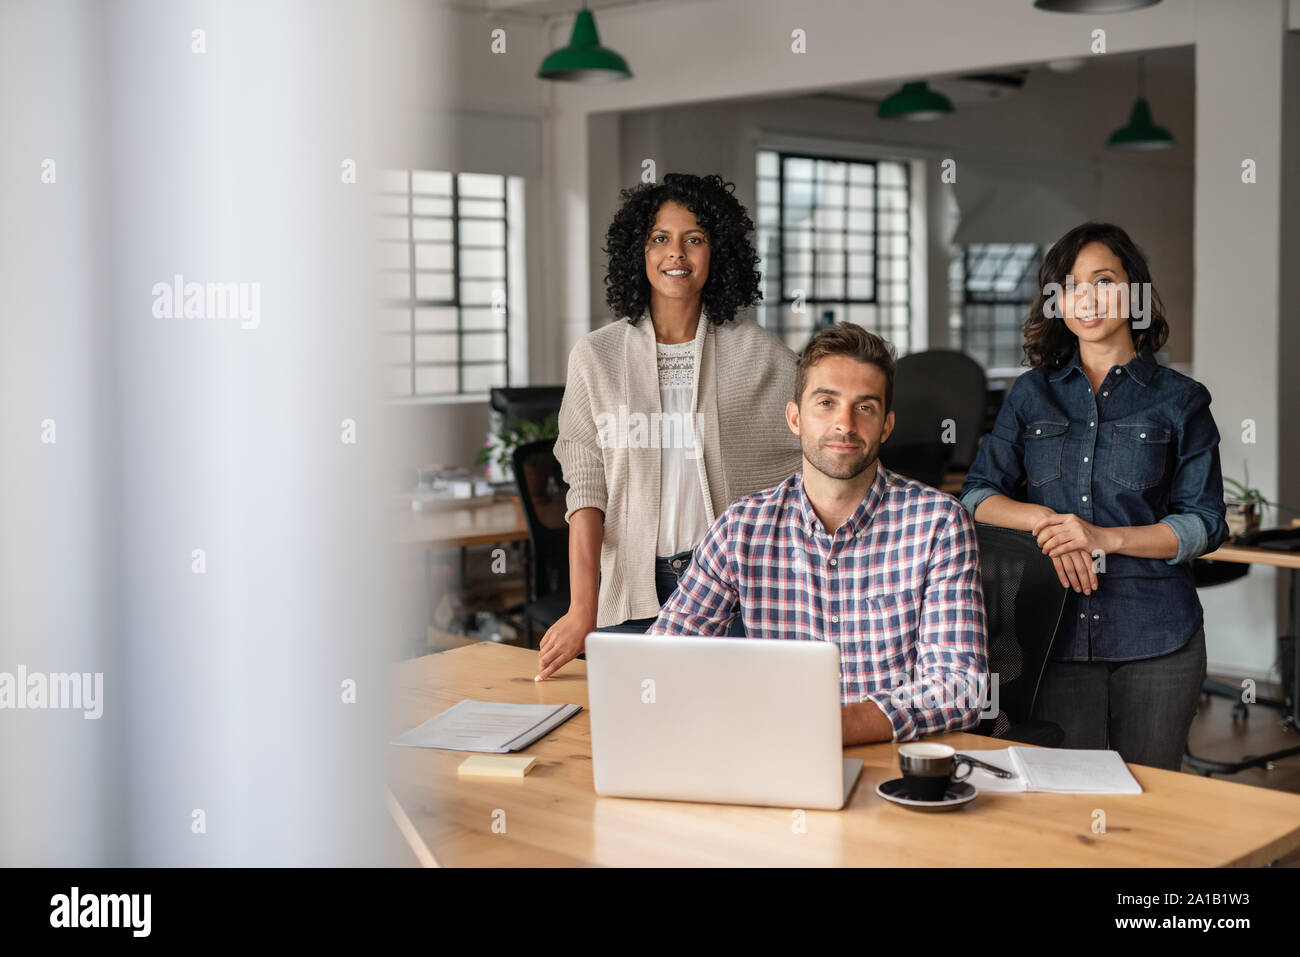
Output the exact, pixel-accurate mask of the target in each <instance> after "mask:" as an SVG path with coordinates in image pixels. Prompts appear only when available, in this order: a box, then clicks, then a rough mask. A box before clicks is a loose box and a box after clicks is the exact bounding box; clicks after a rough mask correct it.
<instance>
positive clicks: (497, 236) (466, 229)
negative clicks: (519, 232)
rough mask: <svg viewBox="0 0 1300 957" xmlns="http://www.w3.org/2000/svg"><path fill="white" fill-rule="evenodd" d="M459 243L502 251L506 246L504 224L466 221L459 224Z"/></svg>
mask: <svg viewBox="0 0 1300 957" xmlns="http://www.w3.org/2000/svg"><path fill="white" fill-rule="evenodd" d="M460 241H461V242H462V243H463V244H465V245H466V246H499V247H500V248H501V249H502V250H504V249H505V245H506V224H505V223H504V222H500V223H489V222H478V221H473V220H471V221H468V222H464V223H461V224H460Z"/></svg>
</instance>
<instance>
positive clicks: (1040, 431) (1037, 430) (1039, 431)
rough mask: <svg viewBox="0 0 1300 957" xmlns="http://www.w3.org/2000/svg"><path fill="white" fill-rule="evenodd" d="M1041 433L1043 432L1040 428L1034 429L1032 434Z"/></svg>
mask: <svg viewBox="0 0 1300 957" xmlns="http://www.w3.org/2000/svg"><path fill="white" fill-rule="evenodd" d="M1042 434H1043V430H1042V429H1034V435H1042Z"/></svg>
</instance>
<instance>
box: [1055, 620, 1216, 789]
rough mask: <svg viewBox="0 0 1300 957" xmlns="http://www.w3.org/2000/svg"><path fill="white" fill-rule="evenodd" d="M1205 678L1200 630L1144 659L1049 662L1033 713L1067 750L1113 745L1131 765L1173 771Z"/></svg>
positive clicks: (1113, 749) (1181, 759) (1202, 638)
mask: <svg viewBox="0 0 1300 957" xmlns="http://www.w3.org/2000/svg"><path fill="white" fill-rule="evenodd" d="M1204 683H1205V629H1204V628H1201V629H1200V630H1198V631H1197V632H1196V634H1194V635H1192V637H1191V638H1190V639H1189V640H1188V642H1187V644H1185V645H1183V647H1181V648H1179V649H1178V650H1177V651H1175V652H1172V653H1170V654H1167V655H1160V656H1159V657H1157V658H1145V659H1143V660H1141V661H1048V662H1047V668H1046V669H1045V671H1044V673H1043V683H1042V687H1041V688H1040V689H1039V692H1038V706H1037V708H1035V709H1034V717H1036V718H1038V719H1040V720H1043V721H1052V722H1055V723H1056V724H1059V725H1060V726H1061V727H1062V728H1063V729H1064V730H1065V741H1064V742H1063V744H1064V746H1065V747H1067V748H1086V749H1110V750H1112V751H1118V752H1119V753H1120V757H1122V758H1123V759H1124V760H1125V761H1127V762H1128V763H1130V764H1145V765H1149V766H1150V767H1153V768H1165V769H1167V770H1170V771H1177V770H1179V768H1181V767H1182V764H1183V751H1184V750H1185V749H1186V747H1187V732H1188V730H1189V729H1190V728H1191V726H1192V718H1193V716H1194V715H1195V714H1196V704H1197V702H1198V701H1199V700H1200V696H1201V685H1202V684H1204Z"/></svg>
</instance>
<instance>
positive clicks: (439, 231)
mask: <svg viewBox="0 0 1300 957" xmlns="http://www.w3.org/2000/svg"><path fill="white" fill-rule="evenodd" d="M468 225H470V224H469V223H464V224H462V226H461V229H462V231H463V230H464V227H465V226H468ZM475 225H480V224H475ZM482 225H486V224H482ZM411 232H412V234H413V236H414V238H415V239H441V240H444V241H446V242H451V239H452V227H451V220H450V219H413V220H411ZM462 241H463V240H462Z"/></svg>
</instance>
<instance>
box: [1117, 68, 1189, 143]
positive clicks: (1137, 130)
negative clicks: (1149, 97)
mask: <svg viewBox="0 0 1300 957" xmlns="http://www.w3.org/2000/svg"><path fill="white" fill-rule="evenodd" d="M1142 60H1143V58H1142V57H1138V98H1137V102H1136V103H1134V104H1133V112H1132V113H1131V114H1129V118H1128V126H1123V127H1120V128H1119V129H1117V130H1116V131H1115V132H1114V133H1112V134H1110V139H1108V140H1107V141H1106V149H1108V150H1122V151H1125V152H1149V151H1151V150H1167V149H1171V148H1172V147H1173V145H1174V136H1173V134H1172V133H1170V132H1169V131H1168V130H1167V129H1165V128H1164V127H1163V126H1156V124H1155V122H1154V121H1153V120H1152V119H1151V107H1150V105H1149V104H1148V103H1147V101H1146V98H1145V97H1144V96H1143V95H1142Z"/></svg>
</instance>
